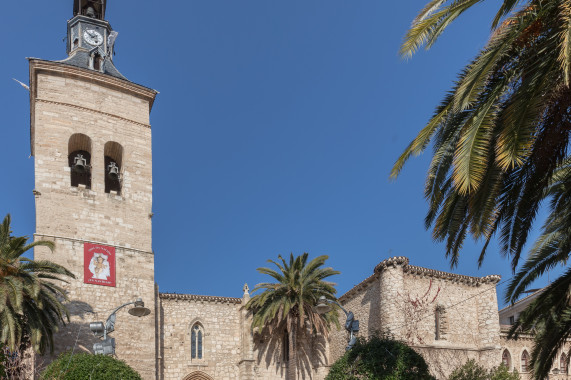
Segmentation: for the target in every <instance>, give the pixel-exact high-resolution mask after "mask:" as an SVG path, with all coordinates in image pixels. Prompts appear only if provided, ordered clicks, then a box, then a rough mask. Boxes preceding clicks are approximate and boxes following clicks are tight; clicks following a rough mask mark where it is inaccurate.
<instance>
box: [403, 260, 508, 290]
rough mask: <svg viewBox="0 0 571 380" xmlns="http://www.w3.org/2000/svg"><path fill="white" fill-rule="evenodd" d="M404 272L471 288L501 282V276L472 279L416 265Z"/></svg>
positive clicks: (408, 266) (405, 268)
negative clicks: (457, 283)
mask: <svg viewBox="0 0 571 380" xmlns="http://www.w3.org/2000/svg"><path fill="white" fill-rule="evenodd" d="M403 271H404V272H405V273H409V274H413V275H419V276H427V277H432V278H438V279H443V280H449V281H453V282H459V283H462V284H465V285H469V286H480V285H483V284H497V283H498V282H500V280H501V278H502V277H501V276H499V275H497V274H492V275H489V276H485V277H472V276H465V275H462V274H455V273H449V272H441V271H438V270H434V269H428V268H423V267H417V266H415V265H405V266H404V267H403Z"/></svg>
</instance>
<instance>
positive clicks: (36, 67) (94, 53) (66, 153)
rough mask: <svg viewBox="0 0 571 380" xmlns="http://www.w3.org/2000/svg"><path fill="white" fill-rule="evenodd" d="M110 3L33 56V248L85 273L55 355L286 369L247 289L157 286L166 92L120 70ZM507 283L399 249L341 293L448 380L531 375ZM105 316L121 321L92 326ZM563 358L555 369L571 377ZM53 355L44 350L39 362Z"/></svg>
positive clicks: (216, 372)
mask: <svg viewBox="0 0 571 380" xmlns="http://www.w3.org/2000/svg"><path fill="white" fill-rule="evenodd" d="M105 11H106V1H105V0H74V1H73V13H72V18H71V19H70V20H69V21H68V23H67V40H66V46H67V55H68V57H67V58H66V59H64V60H61V61H46V60H41V59H36V58H33V59H29V68H30V78H29V80H30V82H29V83H30V138H31V152H32V156H33V157H34V170H35V188H34V196H35V209H36V231H35V234H34V239H35V240H36V241H38V240H49V241H52V242H54V243H55V246H56V248H55V250H54V252H53V253H52V252H50V251H49V250H48V249H47V248H45V247H37V248H36V249H35V252H34V257H35V259H37V260H51V261H54V262H56V263H58V264H61V265H63V266H65V267H66V268H68V269H69V270H71V271H72V272H73V273H74V274H75V275H76V279H75V280H72V281H71V282H70V283H69V284H65V285H64V287H65V289H66V291H67V292H68V296H69V303H68V304H67V306H68V309H69V311H70V315H71V317H70V323H69V324H67V325H66V326H65V327H64V328H62V329H61V331H60V332H59V333H58V335H57V336H56V348H57V349H56V353H55V355H57V354H59V353H61V352H63V351H66V350H74V351H85V352H94V351H98V350H101V351H100V352H103V353H113V352H114V353H115V355H116V356H117V357H118V358H119V359H121V360H124V361H126V362H127V363H128V364H129V365H130V366H131V367H133V368H134V369H135V370H136V371H138V372H139V373H140V374H141V376H142V377H143V378H144V379H146V380H152V379H153V380H212V379H216V380H254V379H260V380H274V379H275V380H278V379H285V376H286V374H285V370H286V367H287V361H288V355H287V352H285V350H284V349H282V347H283V346H279V345H273V346H272V345H271V344H270V342H269V341H267V340H265V339H264V336H261V335H260V334H253V333H252V330H251V328H250V317H249V316H248V314H247V313H246V312H245V311H244V310H243V308H242V306H243V305H244V304H245V303H246V302H247V301H248V300H249V297H250V294H249V289H248V286H247V285H245V286H244V289H243V296H242V297H241V298H231V297H213V296H204V295H195V294H169V293H161V292H160V289H159V286H158V285H157V284H156V283H155V279H154V264H155V256H154V252H153V249H152V218H153V213H152V187H153V183H152V149H151V137H152V128H151V124H150V112H151V109H152V107H153V103H154V101H155V98H156V96H157V92H156V91H155V90H152V89H150V88H147V87H145V86H143V85H140V84H136V83H133V82H131V81H129V80H128V79H127V78H125V77H124V76H123V75H122V74H121V72H120V71H119V70H118V69H117V68H116V67H115V65H114V63H113V51H114V44H115V40H116V38H117V33H116V32H115V31H114V30H113V29H112V28H111V25H110V23H109V22H108V21H107V20H106V14H105ZM499 280H500V278H499V276H495V275H490V276H486V277H481V278H480V277H469V276H463V275H458V274H452V273H446V272H440V271H435V270H431V269H427V268H422V267H417V266H414V265H412V264H411V263H409V260H408V259H407V258H406V257H393V258H388V259H385V260H380V263H379V264H378V265H377V266H376V267H375V268H372V269H371V276H370V277H368V278H366V279H364V280H363V281H362V282H361V283H360V284H358V285H357V286H355V287H354V288H353V289H351V290H350V291H349V292H347V293H346V294H344V295H343V296H341V297H340V298H339V302H340V303H341V304H342V305H343V306H344V307H345V308H346V309H347V310H350V311H352V312H353V313H354V314H355V316H356V318H358V319H359V321H360V330H359V333H358V334H359V335H360V336H365V337H366V336H369V335H372V334H374V333H375V332H376V331H388V332H390V333H391V334H393V335H394V336H395V338H397V339H401V340H403V341H406V342H407V343H409V344H410V345H411V346H412V347H414V348H415V349H416V350H417V351H419V352H421V353H422V355H423V356H424V357H425V358H426V360H427V362H428V363H429V365H430V368H431V371H432V373H433V374H434V375H435V376H436V377H437V378H439V379H444V378H446V377H447V376H448V375H449V374H450V372H451V371H452V370H453V369H454V368H455V367H457V366H459V365H461V364H463V363H464V362H465V361H466V360H468V359H475V360H476V361H478V362H479V363H481V364H483V365H485V366H487V367H491V366H496V365H499V364H500V363H502V362H503V363H505V364H506V365H507V366H508V367H509V368H510V369H515V370H517V371H518V372H520V373H523V374H525V373H527V372H528V371H529V367H528V361H529V354H530V352H531V348H532V340H531V337H523V338H522V339H520V340H518V341H517V342H513V341H507V339H506V331H507V328H508V327H507V326H505V325H507V324H509V323H510V321H511V323H513V319H512V318H517V312H518V310H519V309H517V308H518V305H517V304H516V305H514V306H512V307H510V308H507V309H505V310H503V311H501V312H500V313H498V303H497V294H496V284H497V283H498V282H499ZM524 301H525V300H524ZM525 302H529V300H527V301H525ZM133 305H134V307H133ZM123 307H124V308H123ZM135 309H137V310H135ZM134 310H135V311H134ZM502 313H503V314H502ZM510 313H511V314H510ZM110 315H113V319H114V323H115V324H116V325H117V326H118V328H117V330H116V331H113V328H112V327H113V326H111V328H107V327H108V326H105V327H102V326H101V325H98V324H97V323H96V322H99V321H106V319H107V318H108V317H110ZM500 315H501V316H502V320H501V322H502V323H500ZM343 318H344V316H343ZM504 319H505V321H504ZM119 326H120V328H119ZM98 329H99V330H98ZM102 329H106V330H105V334H104V335H105V339H107V340H105V341H103V340H102V337H101V336H100V335H102ZM94 332H95V334H94ZM107 332H109V333H110V334H111V335H110V337H112V338H110V337H107ZM102 342H105V343H106V344H102ZM346 345H347V333H346V332H345V331H343V330H339V331H337V330H335V329H334V330H333V331H332V333H331V335H330V336H329V338H328V339H324V338H323V337H315V339H311V340H310V341H307V342H303V344H301V345H300V346H302V349H303V355H298V357H299V358H300V359H299V361H300V363H299V366H298V368H299V373H298V378H299V379H315V380H321V379H324V378H325V376H326V375H327V373H328V369H329V367H330V366H331V364H332V363H333V362H334V361H335V360H336V359H337V358H339V357H340V356H341V355H342V354H343V353H344V351H345V346H346ZM560 355H561V358H562V360H561V361H560V362H558V363H555V364H554V374H555V373H556V372H557V373H558V375H557V376H558V377H560V378H567V375H566V373H567V364H566V363H567V361H566V360H563V359H565V356H564V355H565V354H564V353H561V354H560ZM54 357H55V356H53V357H37V358H36V367H37V368H42V367H43V366H45V365H46V364H47V363H49V361H50V360H53V358H54ZM524 376H526V375H524Z"/></svg>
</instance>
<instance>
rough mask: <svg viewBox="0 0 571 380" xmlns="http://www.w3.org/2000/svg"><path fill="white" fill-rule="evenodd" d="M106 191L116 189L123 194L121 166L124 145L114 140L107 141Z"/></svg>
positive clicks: (105, 154)
mask: <svg viewBox="0 0 571 380" xmlns="http://www.w3.org/2000/svg"><path fill="white" fill-rule="evenodd" d="M104 150H105V151H104V156H105V162H104V164H105V192H106V193H110V192H111V191H115V192H116V193H117V194H121V167H122V164H123V147H122V146H121V144H119V143H116V142H114V141H108V142H106V143H105V148H104Z"/></svg>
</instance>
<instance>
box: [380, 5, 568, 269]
mask: <svg viewBox="0 0 571 380" xmlns="http://www.w3.org/2000/svg"><path fill="white" fill-rule="evenodd" d="M477 2H479V1H476V0H457V1H453V2H452V3H451V4H448V2H447V1H445V0H441V1H436V0H433V1H431V2H430V3H429V4H428V5H427V6H426V7H425V9H423V10H422V12H421V13H420V14H419V16H418V17H417V18H416V19H415V21H414V22H413V25H412V27H411V29H410V30H409V32H408V34H407V36H406V39H405V41H404V43H403V45H402V49H401V53H402V54H403V55H410V54H412V53H413V52H414V51H415V50H416V49H417V48H418V47H420V46H421V45H422V44H426V46H427V47H430V46H431V45H432V44H433V43H434V42H435V40H436V39H437V38H438V36H439V35H440V34H441V33H442V31H443V30H444V29H445V28H446V26H447V25H448V24H449V23H450V22H451V21H452V20H454V19H455V18H456V17H458V15H460V14H461V13H462V12H464V11H465V10H466V9H467V8H469V7H470V6H472V5H474V4H475V3H477ZM519 3H520V1H515V0H504V2H503V4H502V6H501V7H500V9H499V11H498V14H497V16H496V18H495V19H494V21H493V23H492V27H493V28H494V32H493V34H492V36H491V37H490V40H489V41H488V43H487V45H486V47H485V48H484V49H483V50H482V51H481V52H480V53H479V55H478V56H477V57H476V58H475V59H474V60H473V61H472V63H471V64H469V65H468V66H467V67H466V68H465V69H464V70H463V71H462V72H461V74H460V76H459V79H458V81H457V83H456V85H455V86H454V88H453V89H452V90H451V92H450V93H449V94H448V95H447V96H446V97H445V99H444V101H443V102H442V104H441V105H440V106H439V107H438V108H437V110H436V112H435V115H434V117H433V118H432V119H431V120H430V121H429V123H428V124H427V125H426V126H425V127H424V128H423V129H422V130H421V131H420V133H419V134H418V136H417V137H416V138H415V139H414V140H413V141H412V142H411V144H410V145H409V146H408V147H407V148H406V149H405V151H404V152H403V154H402V155H401V156H400V158H399V159H398V160H397V162H396V163H395V165H394V167H393V169H392V171H391V177H393V178H396V177H397V176H398V174H399V172H400V170H401V169H402V167H403V165H404V164H405V162H406V161H407V160H408V159H409V158H410V157H411V156H412V155H417V154H419V153H421V152H422V151H423V150H424V149H426V147H427V146H428V145H429V143H430V142H431V141H433V143H434V155H433V158H432V162H431V165H430V168H429V171H428V175H427V179H426V185H425V196H426V198H427V199H428V201H429V211H428V214H427V217H426V220H425V222H426V226H427V228H428V227H430V226H432V225H433V226H434V228H433V237H434V239H435V240H437V241H443V240H446V254H447V257H450V259H451V263H452V265H455V264H456V263H457V260H458V254H459V251H460V249H461V247H462V244H463V242H464V239H465V237H466V236H467V235H468V234H471V235H472V236H473V237H474V238H475V239H478V238H484V240H485V244H484V247H483V249H482V253H481V256H480V263H481V260H482V259H483V258H484V255H485V253H486V248H487V246H488V243H489V241H490V239H491V238H492V236H493V235H494V234H495V233H496V232H497V231H499V232H500V238H501V243H502V244H501V246H502V253H504V254H510V255H511V256H512V267H513V268H514V269H515V268H516V266H517V264H518V261H519V258H520V255H521V251H522V249H523V246H524V244H525V242H526V240H527V236H528V234H529V231H530V229H531V227H532V224H533V220H534V218H535V216H536V214H537V210H538V208H539V205H540V203H541V201H542V199H543V193H544V191H545V189H546V188H547V186H548V182H549V179H550V177H551V175H552V173H553V172H554V170H555V169H556V168H557V167H558V165H560V164H561V162H562V161H563V160H564V159H565V157H566V155H567V146H568V143H569V131H570V130H571V128H570V127H569V126H570V122H571V108H570V107H571V92H570V90H569V77H570V71H571V69H570V68H571V2H569V0H566V1H563V0H560V1H557V0H554V1H546V0H542V1H529V2H527V3H526V4H525V5H524V6H523V7H522V8H521V9H519V10H517V11H514V7H515V6H516V5H518V4H519ZM506 15H508V16H507V17H505V16H506ZM502 20H503V21H502Z"/></svg>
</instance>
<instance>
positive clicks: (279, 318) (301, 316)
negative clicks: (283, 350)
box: [245, 253, 340, 380]
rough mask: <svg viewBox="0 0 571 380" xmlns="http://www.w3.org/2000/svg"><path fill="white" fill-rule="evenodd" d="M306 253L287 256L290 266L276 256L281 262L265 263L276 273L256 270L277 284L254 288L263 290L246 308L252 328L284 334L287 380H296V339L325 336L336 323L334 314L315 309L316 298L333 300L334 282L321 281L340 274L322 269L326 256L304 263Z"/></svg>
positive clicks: (266, 284)
mask: <svg viewBox="0 0 571 380" xmlns="http://www.w3.org/2000/svg"><path fill="white" fill-rule="evenodd" d="M308 256H309V255H308V254H307V253H304V254H302V255H301V256H297V257H294V256H293V253H292V254H290V258H289V263H288V262H286V260H285V259H284V258H283V257H282V256H281V255H279V256H278V259H279V260H280V261H281V262H276V261H273V260H268V262H270V263H272V264H274V265H275V266H277V267H278V269H279V270H277V271H276V270H273V269H270V268H258V272H260V273H262V274H267V275H269V276H271V277H272V278H273V279H274V280H276V282H273V283H261V284H258V285H256V287H255V288H254V290H253V292H256V291H258V290H263V291H262V292H261V293H259V294H256V295H255V296H253V297H252V298H251V299H250V301H248V303H247V304H246V305H245V307H246V309H247V310H250V311H251V312H252V315H253V316H252V328H253V329H256V328H259V329H260V330H262V329H264V328H266V331H269V333H270V334H272V335H274V336H277V337H283V336H284V333H285V334H287V343H288V352H289V358H288V367H287V378H288V379H290V380H295V379H296V374H297V360H298V358H297V349H298V345H297V342H298V340H297V339H298V337H299V336H301V335H303V334H304V333H306V332H307V330H308V329H309V330H310V331H311V333H320V334H323V336H324V337H327V335H328V332H329V327H330V325H331V323H332V322H333V323H335V324H338V321H337V312H336V311H331V312H329V313H327V314H324V315H321V314H319V313H317V311H316V310H315V308H314V307H315V305H316V304H317V301H318V300H319V297H321V296H324V297H325V298H326V299H329V300H335V293H336V290H335V288H334V287H333V285H334V284H333V283H331V282H328V281H324V279H326V278H327V277H330V276H333V275H336V274H339V273H340V272H338V271H335V270H333V269H332V268H323V265H324V264H325V261H326V260H327V259H328V256H319V257H316V258H314V259H313V260H311V261H310V262H307V260H308Z"/></svg>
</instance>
